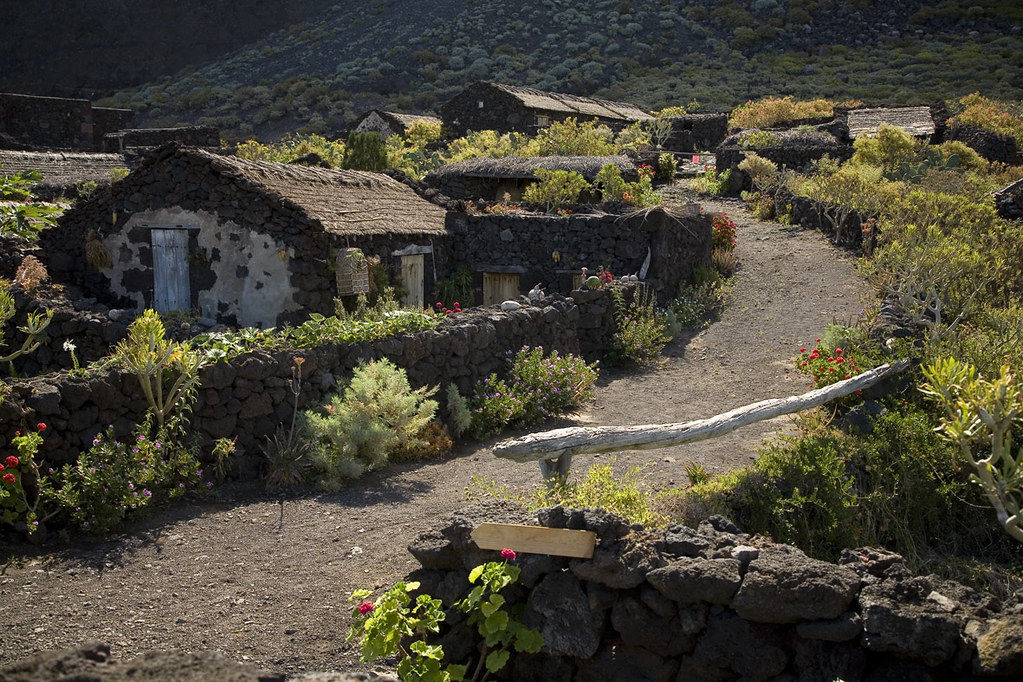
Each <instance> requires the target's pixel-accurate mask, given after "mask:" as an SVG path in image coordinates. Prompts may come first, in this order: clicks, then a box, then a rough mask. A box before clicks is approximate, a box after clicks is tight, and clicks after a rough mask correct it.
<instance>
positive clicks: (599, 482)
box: [466, 458, 670, 527]
mask: <svg viewBox="0 0 1023 682" xmlns="http://www.w3.org/2000/svg"><path fill="white" fill-rule="evenodd" d="M616 468H618V460H617V459H616V458H611V459H610V460H609V461H608V462H607V463H606V464H594V465H593V466H591V467H590V468H589V469H588V470H587V471H586V475H585V476H583V477H582V479H581V480H578V481H573V480H555V481H554V485H553V486H547V485H542V486H537V487H534V488H531V489H530V490H528V491H527V492H525V493H523V492H513V491H510V490H508V489H506V488H504V487H502V486H500V485H498V484H496V483H494V482H493V481H489V480H487V479H486V478H484V477H482V476H475V475H474V476H473V477H472V481H471V482H470V484H469V487H468V488H467V493H466V494H467V495H468V497H469V498H470V499H475V498H476V497H480V496H488V497H496V498H500V499H509V500H514V501H516V502H518V503H520V504H522V505H523V506H525V507H526V508H527V509H530V510H534V509H543V508H544V507H553V506H556V505H559V504H560V505H562V506H564V507H568V508H570V509H604V510H606V511H609V512H611V513H612V514H616V515H618V516H621V517H623V518H626V519H628V520H629V521H631V522H632V523H641V524H643V525H644V526H655V527H663V526H666V525H668V523H669V522H670V521H669V519H668V517H666V516H665V515H664V514H662V513H660V512H659V511H657V510H656V506H657V499H658V494H657V493H655V492H653V491H652V490H650V489H647V488H645V487H644V486H643V483H642V480H641V479H642V474H643V470H642V469H641V468H640V467H637V466H631V467H629V468H628V469H627V470H626V471H625V472H624V473H623V474H622V475H621V476H618V475H616V474H615V469H616Z"/></svg>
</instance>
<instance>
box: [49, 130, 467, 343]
mask: <svg viewBox="0 0 1023 682" xmlns="http://www.w3.org/2000/svg"><path fill="white" fill-rule="evenodd" d="M446 234H447V233H446V231H445V210H444V209H443V208H441V207H440V206H437V205H435V204H432V203H430V202H429V201H426V200H424V199H422V198H421V197H420V196H419V195H417V194H416V193H415V192H414V191H413V190H412V189H410V188H409V187H407V186H405V185H403V184H401V183H399V182H397V181H395V180H393V179H391V178H389V177H387V176H385V175H382V174H378V173H367V172H362V171H343V170H325V169H321V168H309V167H305V166H295V165H287V164H279V163H265V162H256V161H245V160H242V159H238V158H236V157H230V156H220V155H217V154H214V153H212V152H209V151H206V150H202V149H197V148H188V147H180V146H177V145H170V146H167V147H162V148H160V149H159V150H157V151H156V152H154V153H153V154H152V155H150V156H149V157H147V158H146V159H145V161H143V162H142V164H141V165H140V166H139V167H138V168H137V169H136V170H134V171H133V172H132V173H131V174H130V175H129V176H128V177H126V178H125V179H123V180H121V181H119V182H116V183H114V184H113V185H111V186H109V187H106V188H103V189H101V190H99V191H97V192H96V193H95V194H94V195H93V196H92V197H90V198H89V199H88V200H86V201H83V202H79V203H78V204H76V205H75V206H74V207H73V208H71V209H70V210H69V211H67V212H66V213H65V214H64V216H63V217H62V218H61V220H60V223H59V225H58V226H57V227H55V228H52V229H49V230H46V231H45V232H43V233H42V235H41V237H40V242H41V245H42V252H43V254H44V256H45V259H46V261H47V263H46V264H47V267H48V269H49V272H50V274H51V276H52V277H53V278H54V279H55V280H56V281H62V282H66V283H69V284H73V285H76V286H78V287H79V288H81V290H82V292H83V294H84V295H86V296H91V297H96V298H98V299H100V300H101V301H104V302H108V303H109V304H111V305H118V306H126V305H127V306H130V307H134V308H135V309H137V310H141V309H143V308H146V307H153V308H155V309H156V310H158V311H161V312H164V311H175V310H185V311H197V312H198V314H199V316H200V317H201V318H204V319H206V320H215V321H217V322H223V323H226V324H232V325H239V326H254V327H264V328H265V327H271V326H279V325H282V324H287V323H294V322H298V321H301V320H304V319H306V318H307V317H308V315H309V313H321V314H326V315H329V314H332V313H333V311H334V299H335V297H337V296H339V295H346V294H355V293H359V292H365V291H368V290H369V286H370V284H369V279H370V278H369V276H368V270H367V263H366V261H367V257H372V256H376V257H378V258H379V259H380V261H381V263H382V264H383V265H384V266H385V267H386V268H387V269H388V274H389V275H390V277H391V278H392V280H393V279H397V278H398V277H400V278H401V281H402V283H403V287H404V289H405V290H406V291H407V293H406V295H405V298H406V301H405V302H406V303H407V304H408V305H412V306H421V305H423V302H424V300H425V295H426V294H427V293H430V292H429V288H428V287H429V285H430V283H431V282H432V281H433V280H434V279H436V273H435V272H434V277H430V278H427V277H426V274H427V260H426V257H427V255H431V254H432V255H431V257H430V260H429V266H430V267H432V268H438V267H443V266H444V265H445V264H446V260H445V254H444V245H445V237H446ZM435 246H436V247H437V251H436V252H435V251H434V248H435Z"/></svg>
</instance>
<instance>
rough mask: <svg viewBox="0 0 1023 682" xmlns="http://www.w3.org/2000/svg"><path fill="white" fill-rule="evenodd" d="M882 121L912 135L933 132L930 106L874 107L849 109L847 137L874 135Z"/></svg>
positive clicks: (917, 135) (921, 135)
mask: <svg viewBox="0 0 1023 682" xmlns="http://www.w3.org/2000/svg"><path fill="white" fill-rule="evenodd" d="M882 123H887V124H888V125H891V126H895V127H896V128H900V129H902V130H904V131H906V132H907V133H909V134H910V135H912V136H913V137H925V136H930V135H933V134H934V119H933V118H931V109H930V107H875V108H870V109H851V110H849V114H848V126H849V137H851V138H853V139H856V138H857V137H859V136H861V135H874V134H875V133H877V130H878V128H880V127H881V124H882Z"/></svg>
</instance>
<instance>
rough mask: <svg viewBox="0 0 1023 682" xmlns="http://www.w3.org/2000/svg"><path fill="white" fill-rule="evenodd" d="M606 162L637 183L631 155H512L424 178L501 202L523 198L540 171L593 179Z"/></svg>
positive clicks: (454, 192) (462, 195)
mask: <svg viewBox="0 0 1023 682" xmlns="http://www.w3.org/2000/svg"><path fill="white" fill-rule="evenodd" d="M606 164H613V165H615V166H617V167H618V169H619V170H620V171H621V172H622V177H623V178H624V179H625V180H627V181H629V182H635V181H636V180H637V179H638V177H639V175H638V173H637V172H636V167H635V165H634V164H633V163H632V161H631V160H630V159H629V158H628V157H627V156H622V155H617V156H537V157H529V158H524V157H519V156H508V157H504V158H499V159H492V158H475V159H466V160H465V161H457V162H455V163H449V164H446V165H444V166H441V167H440V168H438V169H437V170H435V171H432V172H430V173H428V174H427V175H426V177H425V178H423V180H424V182H426V184H428V185H430V186H431V187H433V188H435V189H437V190H439V191H440V192H442V193H443V194H446V195H447V196H450V197H456V198H458V199H468V200H477V199H485V200H487V201H501V200H503V199H504V195H505V194H506V193H507V194H508V195H509V199H510V200H511V201H520V200H521V199H522V193H523V192H524V191H525V189H526V187H528V186H529V185H531V184H532V183H534V182H536V171H537V170H538V169H540V168H546V169H548V170H569V171H575V172H577V173H579V174H580V175H582V176H583V177H584V178H586V180H587V181H588V182H593V179H594V178H595V177H596V176H597V173H598V172H599V171H600V169H601V168H603V167H604V166H605V165H606Z"/></svg>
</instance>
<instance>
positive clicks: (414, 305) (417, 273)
mask: <svg viewBox="0 0 1023 682" xmlns="http://www.w3.org/2000/svg"><path fill="white" fill-rule="evenodd" d="M425 274H426V258H425V257H424V255H423V254H421V253H415V254H411V255H408V256H402V257H401V281H402V282H403V283H404V284H405V290H406V292H407V293H406V294H405V298H404V300H402V305H404V306H405V307H406V308H411V309H412V310H423V308H425V306H426V297H425V296H424V295H423V277H424V275H425Z"/></svg>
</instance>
